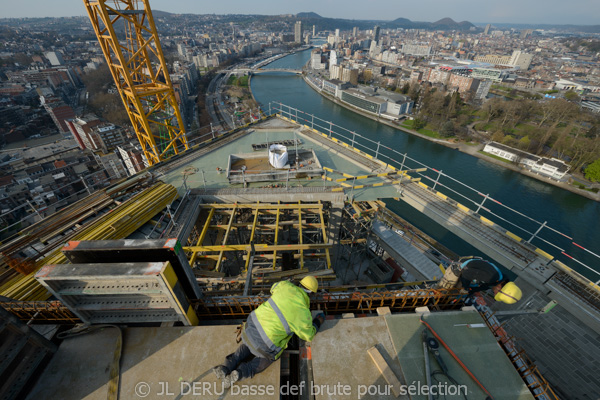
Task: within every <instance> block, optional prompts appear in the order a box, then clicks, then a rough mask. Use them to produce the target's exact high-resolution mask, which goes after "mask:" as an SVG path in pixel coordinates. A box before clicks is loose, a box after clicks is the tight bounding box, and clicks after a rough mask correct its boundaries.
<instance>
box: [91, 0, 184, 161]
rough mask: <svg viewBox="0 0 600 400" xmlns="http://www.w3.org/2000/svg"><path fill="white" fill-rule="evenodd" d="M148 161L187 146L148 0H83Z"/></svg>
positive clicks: (159, 159)
mask: <svg viewBox="0 0 600 400" xmlns="http://www.w3.org/2000/svg"><path fill="white" fill-rule="evenodd" d="M83 3H84V4H85V8H86V9H87V12H88V14H89V17H90V20H91V21H92V25H93V27H94V31H95V32H96V36H97V37H98V41H99V42H100V47H102V52H103V53H104V57H105V58H106V62H107V63H108V67H109V69H110V72H111V74H112V76H113V79H114V81H115V84H116V86H117V88H118V90H119V94H120V95H121V99H122V100H123V104H124V105H125V109H126V110H127V114H128V115H129V119H130V120H131V124H132V125H133V128H134V130H135V133H136V135H137V137H138V140H139V141H140V144H141V146H142V150H143V152H144V155H145V156H146V159H147V160H148V163H149V164H150V165H153V164H156V163H159V162H161V161H163V160H165V159H167V158H169V157H170V156H172V155H174V154H178V153H179V152H180V151H185V150H187V149H188V148H189V146H188V142H187V138H186V136H185V127H184V125H183V121H182V119H181V114H180V112H179V107H178V105H177V101H176V99H175V93H174V91H173V85H172V83H171V78H170V76H169V71H168V70H167V64H166V62H165V57H164V55H163V52H162V49H161V46H160V41H159V38H158V33H157V31H156V26H155V25H154V18H153V17H152V11H151V10H150V4H149V3H148V0H83Z"/></svg>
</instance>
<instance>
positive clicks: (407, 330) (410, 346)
mask: <svg viewBox="0 0 600 400" xmlns="http://www.w3.org/2000/svg"><path fill="white" fill-rule="evenodd" d="M419 319H420V315H417V314H395V315H387V316H386V317H385V320H386V323H387V326H388V329H389V334H390V337H391V340H392V342H393V345H394V350H395V354H396V355H397V357H398V360H399V362H400V365H401V366H402V370H403V371H404V374H405V378H406V381H407V382H411V383H412V382H414V383H415V385H417V386H418V385H420V386H425V385H426V382H427V380H426V376H425V358H424V352H423V340H422V332H423V330H424V329H425V325H423V324H421V323H420V321H419ZM423 319H424V320H425V321H427V323H428V324H429V325H431V326H432V328H433V329H434V330H435V331H436V332H437V333H438V334H439V335H440V337H441V338H442V339H443V340H444V341H445V342H446V343H447V344H448V346H449V347H450V348H451V349H452V350H453V351H454V352H455V353H456V354H457V356H458V357H459V358H460V359H461V360H462V362H463V363H464V364H465V365H466V366H467V367H468V368H469V369H470V370H471V372H472V373H473V374H474V375H475V377H477V379H479V381H480V382H481V383H482V384H483V386H484V387H485V388H486V389H487V390H488V391H489V392H490V393H491V394H492V396H493V397H494V398H495V399H497V400H502V399H506V400H508V399H511V400H530V399H533V398H534V397H533V395H532V394H531V392H530V391H529V389H527V386H526V385H525V383H524V382H523V380H522V379H521V377H520V376H519V374H518V373H517V371H516V370H515V368H514V367H513V365H512V363H511V362H510V360H509V359H508V357H507V356H506V354H505V353H504V351H503V350H502V349H501V348H500V345H499V344H498V343H497V341H496V339H495V337H494V335H493V334H492V333H491V332H490V330H489V329H487V328H468V327H466V326H455V325H458V324H475V323H483V319H482V318H481V316H480V315H479V313H478V312H469V311H448V312H444V313H431V314H429V315H424V316H423ZM428 336H429V337H433V335H432V334H431V333H430V332H428ZM439 346H440V356H441V358H442V361H443V362H444V363H445V364H446V366H447V367H448V371H449V375H450V376H451V377H452V378H454V379H455V380H456V382H458V384H459V385H466V386H467V390H468V392H467V396H468V397H469V398H473V399H484V398H486V395H485V393H484V392H483V390H482V389H480V388H479V387H478V386H477V384H476V383H475V381H473V380H472V378H470V377H469V375H468V374H467V373H466V372H465V371H464V370H463V369H462V367H460V365H459V364H458V362H456V361H455V360H454V359H453V358H452V356H451V355H450V353H448V351H446V349H445V348H443V346H442V344H441V343H440V345H439ZM429 360H430V365H431V371H435V370H439V369H440V367H439V365H438V363H437V361H436V360H435V358H434V357H433V356H431V355H430V357H429ZM437 378H438V380H439V381H440V382H441V385H442V387H444V388H445V389H444V390H447V393H448V394H452V392H450V390H456V389H459V388H456V389H453V388H452V387H451V386H450V385H452V384H451V383H448V381H447V379H446V377H444V376H441V375H438V376H437ZM432 384H433V385H438V382H437V381H436V380H435V379H432ZM446 385H448V386H446ZM461 390H463V393H464V390H465V389H464V388H463V389H461ZM421 393H422V394H421V395H419V392H415V395H414V396H412V397H411V398H412V399H413V400H421V399H427V395H426V394H425V392H424V391H422V390H421ZM454 393H456V392H454ZM441 398H443V396H441ZM448 398H453V399H458V398H463V397H462V395H461V396H449V397H448Z"/></svg>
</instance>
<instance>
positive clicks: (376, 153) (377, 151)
mask: <svg viewBox="0 0 600 400" xmlns="http://www.w3.org/2000/svg"><path fill="white" fill-rule="evenodd" d="M379 146H381V142H377V150H376V151H375V158H377V157H379Z"/></svg>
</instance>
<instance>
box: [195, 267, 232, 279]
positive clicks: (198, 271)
mask: <svg viewBox="0 0 600 400" xmlns="http://www.w3.org/2000/svg"><path fill="white" fill-rule="evenodd" d="M194 275H196V276H206V277H210V278H224V277H225V273H224V272H217V271H207V270H204V269H195V270H194Z"/></svg>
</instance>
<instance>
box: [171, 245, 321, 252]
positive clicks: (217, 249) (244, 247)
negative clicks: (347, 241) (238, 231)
mask: <svg viewBox="0 0 600 400" xmlns="http://www.w3.org/2000/svg"><path fill="white" fill-rule="evenodd" d="M332 247H333V245H332V244H329V243H306V244H278V245H272V244H255V245H254V248H255V249H256V252H257V253H258V252H271V251H273V252H275V251H283V250H292V251H295V250H300V249H302V250H316V249H330V248H332ZM249 248H250V245H249V244H228V245H221V246H219V245H217V246H186V247H184V248H183V250H185V251H208V252H211V251H212V252H220V251H247V250H248V249H249Z"/></svg>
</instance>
